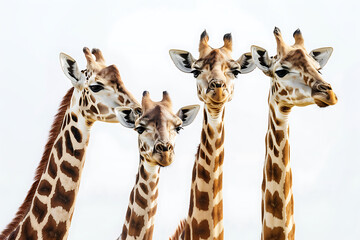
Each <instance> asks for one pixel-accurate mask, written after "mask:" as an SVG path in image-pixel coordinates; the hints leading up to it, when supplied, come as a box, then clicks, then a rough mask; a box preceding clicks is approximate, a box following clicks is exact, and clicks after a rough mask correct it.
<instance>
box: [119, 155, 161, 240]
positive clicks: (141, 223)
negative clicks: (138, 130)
mask: <svg viewBox="0 0 360 240" xmlns="http://www.w3.org/2000/svg"><path fill="white" fill-rule="evenodd" d="M159 173H160V166H158V165H155V166H153V165H151V164H150V163H149V162H148V161H147V160H146V158H145V157H144V156H142V155H140V165H139V170H138V173H137V175H136V182H135V186H134V188H133V189H132V191H131V193H130V201H129V205H128V209H127V211H126V219H125V224H124V226H123V229H122V233H121V236H120V237H119V239H121V240H124V239H144V240H150V239H152V234H153V230H154V220H155V213H156V208H157V197H158V187H157V185H158V182H159Z"/></svg>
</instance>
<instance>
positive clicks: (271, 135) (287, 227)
mask: <svg viewBox="0 0 360 240" xmlns="http://www.w3.org/2000/svg"><path fill="white" fill-rule="evenodd" d="M271 99H272V98H271V97H270V101H269V124H268V131H267V133H266V138H265V142H266V155H265V164H264V170H263V171H264V172H263V182H262V203H261V213H262V239H263V240H265V239H289V240H290V239H294V234H295V223H294V217H293V212H294V199H293V192H292V174H291V168H290V145H289V124H288V115H289V113H290V110H291V108H290V107H287V106H281V105H279V104H278V103H277V102H276V101H272V100H271Z"/></svg>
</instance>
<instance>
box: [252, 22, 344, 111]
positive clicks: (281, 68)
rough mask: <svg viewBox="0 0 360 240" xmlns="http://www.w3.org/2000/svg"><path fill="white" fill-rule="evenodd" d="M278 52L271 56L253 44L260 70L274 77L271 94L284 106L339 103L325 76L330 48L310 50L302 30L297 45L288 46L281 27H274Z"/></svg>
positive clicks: (323, 105) (296, 34)
mask: <svg viewBox="0 0 360 240" xmlns="http://www.w3.org/2000/svg"><path fill="white" fill-rule="evenodd" d="M274 35H275V39H276V43H277V55H276V56H274V57H271V58H269V56H268V53H267V51H266V50H265V49H263V48H261V47H258V46H252V47H251V53H252V56H253V59H254V62H255V64H256V66H257V67H258V68H260V70H262V71H263V72H264V73H265V74H266V75H268V76H270V77H271V78H272V86H271V90H270V95H271V96H272V97H273V98H274V100H275V101H276V102H278V103H280V104H282V105H284V106H287V107H292V106H306V105H310V104H314V103H315V104H317V105H318V106H319V107H327V106H329V105H334V104H336V102H337V97H336V95H335V93H334V92H333V90H332V88H331V85H330V84H329V83H327V82H325V80H324V79H323V78H322V76H321V73H320V69H322V68H323V67H324V66H325V64H326V63H327V61H328V59H329V58H330V56H331V53H332V51H333V49H332V48H331V47H325V48H319V49H314V50H312V51H311V52H310V53H308V52H307V51H306V49H305V46H304V39H303V37H302V34H301V32H300V30H299V29H297V30H296V31H295V32H294V34H293V37H294V38H295V44H294V45H292V46H288V45H287V44H285V42H284V41H283V38H282V36H281V32H280V29H278V28H277V27H275V29H274Z"/></svg>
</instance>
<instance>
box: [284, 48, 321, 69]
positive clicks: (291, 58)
mask: <svg viewBox="0 0 360 240" xmlns="http://www.w3.org/2000/svg"><path fill="white" fill-rule="evenodd" d="M287 63H290V64H291V65H292V66H293V67H296V68H302V69H304V70H305V71H306V70H307V68H309V67H314V68H315V69H318V68H320V65H319V63H318V62H317V61H315V60H314V59H313V58H312V57H310V55H309V54H308V53H307V52H306V51H305V50H304V49H302V48H295V49H293V50H291V51H289V52H288V53H287V54H286V55H285V56H284V57H283V58H282V59H280V64H287Z"/></svg>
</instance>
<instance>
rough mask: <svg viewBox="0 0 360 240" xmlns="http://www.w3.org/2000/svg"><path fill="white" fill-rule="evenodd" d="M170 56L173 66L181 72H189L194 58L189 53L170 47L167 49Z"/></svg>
mask: <svg viewBox="0 0 360 240" xmlns="http://www.w3.org/2000/svg"><path fill="white" fill-rule="evenodd" d="M169 54H170V57H171V59H172V60H173V62H174V64H175V66H176V67H177V68H178V69H179V70H180V71H182V72H186V73H191V72H192V70H193V69H192V67H191V66H192V64H193V63H194V62H195V61H196V59H195V58H194V57H193V56H192V55H191V53H189V52H187V51H183V50H176V49H171V50H170V51H169Z"/></svg>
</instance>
